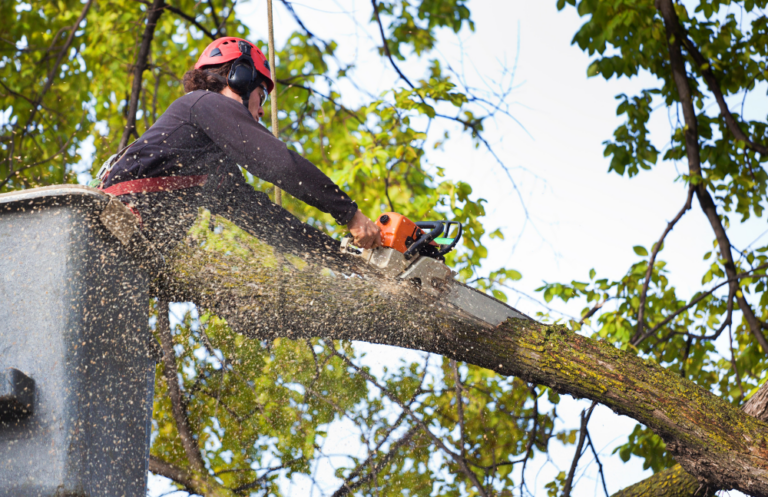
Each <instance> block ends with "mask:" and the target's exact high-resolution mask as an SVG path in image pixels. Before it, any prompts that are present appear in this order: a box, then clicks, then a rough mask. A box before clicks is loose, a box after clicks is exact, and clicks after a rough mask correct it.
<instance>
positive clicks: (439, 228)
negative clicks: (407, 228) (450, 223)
mask: <svg viewBox="0 0 768 497" xmlns="http://www.w3.org/2000/svg"><path fill="white" fill-rule="evenodd" d="M415 224H416V226H418V227H419V228H422V229H423V228H427V229H431V231H430V232H429V233H427V234H425V235H424V236H422V237H421V238H419V239H418V240H416V241H415V242H413V244H411V246H410V247H408V250H406V251H405V252H403V256H404V257H405V260H406V261H409V260H411V258H412V257H413V256H414V254H417V253H418V252H419V249H420V248H421V247H423V246H424V245H426V244H428V243H430V242H431V241H432V240H434V239H435V238H437V237H438V236H440V235H442V234H443V231H444V230H445V221H421V222H418V223H415Z"/></svg>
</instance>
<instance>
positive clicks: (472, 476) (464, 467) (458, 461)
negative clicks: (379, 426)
mask: <svg viewBox="0 0 768 497" xmlns="http://www.w3.org/2000/svg"><path fill="white" fill-rule="evenodd" d="M333 353H334V354H335V355H336V356H338V357H339V358H340V359H341V360H343V361H344V362H346V363H347V364H348V365H349V367H351V368H352V369H354V370H355V371H357V373H358V374H359V375H361V376H362V377H363V378H365V379H366V380H367V381H369V382H371V383H372V384H373V385H374V386H376V388H378V389H379V390H380V391H381V393H383V394H384V395H386V396H387V397H389V399H390V400H391V401H393V402H395V403H396V404H397V405H399V406H400V408H401V409H402V410H403V411H404V412H405V413H406V414H408V416H409V417H410V418H411V419H412V420H413V421H415V422H416V424H418V425H419V426H420V427H421V429H422V430H424V433H426V434H427V435H428V436H429V437H430V438H431V439H432V441H433V442H434V443H435V445H437V446H438V447H439V448H440V449H441V450H442V451H443V452H445V453H446V455H448V456H449V457H450V458H451V459H453V461H454V462H455V463H456V464H457V465H458V466H459V469H460V470H461V472H462V473H464V475H465V476H466V477H467V478H469V480H470V482H472V484H473V485H474V486H475V488H476V489H477V491H478V492H479V493H480V495H482V496H483V497H488V494H487V493H486V491H485V488H484V487H483V486H482V485H481V484H480V481H479V480H478V479H477V475H475V473H474V472H473V471H472V470H471V469H469V467H467V464H466V461H465V460H464V458H463V457H461V455H459V454H456V453H455V452H453V451H452V450H451V449H449V448H448V447H447V446H446V445H445V444H444V443H443V441H442V440H440V438H439V437H438V436H436V435H435V434H434V433H432V430H430V429H429V427H428V426H427V424H426V423H425V422H424V421H423V420H422V419H421V418H419V417H418V416H416V413H414V412H413V411H411V409H410V408H408V406H407V405H405V403H403V402H402V401H401V400H400V399H398V398H397V396H396V395H394V394H393V393H392V392H390V391H389V390H388V389H387V388H385V387H384V386H382V385H381V384H379V382H378V381H376V378H374V377H373V376H371V375H370V374H368V373H367V372H366V371H365V370H364V369H362V368H360V367H359V366H357V364H355V363H353V362H352V361H350V360H349V358H347V356H345V355H343V354H340V353H339V352H338V351H336V350H335V349H333Z"/></svg>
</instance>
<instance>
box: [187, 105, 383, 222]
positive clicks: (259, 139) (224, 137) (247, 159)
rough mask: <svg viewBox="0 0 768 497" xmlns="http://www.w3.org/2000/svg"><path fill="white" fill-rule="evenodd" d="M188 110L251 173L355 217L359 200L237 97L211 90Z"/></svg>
mask: <svg viewBox="0 0 768 497" xmlns="http://www.w3.org/2000/svg"><path fill="white" fill-rule="evenodd" d="M190 114H191V115H190V119H191V120H192V122H193V123H195V124H196V125H197V126H199V127H200V129H202V130H203V131H204V132H205V134H206V135H208V137H210V138H211V140H212V141H213V142H214V143H215V144H216V145H218V146H219V147H220V148H221V149H222V150H223V151H224V152H225V153H226V154H227V155H228V156H229V157H230V158H231V159H232V160H233V161H235V162H237V163H238V164H240V165H242V166H243V167H245V168H246V169H247V170H248V171H249V172H250V173H251V174H253V175H254V176H257V177H258V178H261V179H263V180H265V181H269V182H270V183H272V184H274V185H276V186H278V187H280V188H282V189H284V190H285V191H287V192H288V193H290V194H291V195H293V196H294V197H296V198H298V199H299V200H301V201H302V202H305V203H307V204H309V205H311V206H313V207H317V208H318V209H320V210H321V211H323V212H327V213H329V214H331V215H332V216H333V217H334V219H336V222H338V223H339V224H341V225H347V224H350V222H352V221H353V220H354V218H355V216H356V214H357V212H358V208H357V204H356V203H355V202H353V201H352V199H351V198H349V196H348V195H347V194H346V193H344V192H343V191H342V190H341V188H339V187H338V186H337V185H336V184H335V183H334V182H333V181H331V180H330V178H328V176H326V175H325V174H324V173H323V172H322V171H320V170H319V169H318V168H317V167H316V166H315V165H314V164H312V163H311V162H309V161H308V160H306V159H305V158H304V157H302V156H300V155H299V154H297V153H295V152H293V151H291V150H288V148H287V147H286V146H285V144H284V143H283V142H281V141H280V140H278V139H277V138H275V137H274V136H272V135H271V134H270V133H269V132H268V131H267V130H266V129H265V128H264V127H263V126H261V125H259V124H258V123H257V122H256V121H255V120H254V119H253V117H252V116H251V115H250V114H249V113H248V111H247V110H246V109H245V107H243V106H242V105H241V104H239V103H237V102H236V101H235V100H232V99H230V98H227V97H225V96H222V95H218V94H216V93H211V94H210V95H205V96H203V97H202V98H200V99H199V100H198V101H197V102H196V103H195V104H194V105H193V106H192V109H191V111H190ZM361 215H362V214H361ZM360 221H361V220H359V219H358V220H357V222H356V223H353V224H356V225H359V224H361V222H360ZM368 222H369V223H370V221H368ZM362 224H364V223H362ZM371 224H372V223H371ZM356 227H357V226H356ZM352 228H353V226H352V225H350V230H351V229H352ZM357 228H358V229H359V227H357ZM353 235H354V233H353Z"/></svg>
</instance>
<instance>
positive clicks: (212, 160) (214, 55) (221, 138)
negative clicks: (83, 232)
mask: <svg viewBox="0 0 768 497" xmlns="http://www.w3.org/2000/svg"><path fill="white" fill-rule="evenodd" d="M183 83H184V89H185V91H187V94H186V95H184V96H183V97H181V98H179V99H177V100H176V101H175V102H173V103H172V104H171V106H170V107H169V108H168V110H167V111H166V112H165V113H164V114H163V115H162V116H161V117H160V118H159V119H158V120H157V122H156V123H155V124H154V125H153V126H152V127H151V128H150V129H149V130H147V132H146V133H144V135H142V136H141V137H140V138H139V139H138V140H136V141H135V142H134V143H133V144H132V145H131V146H130V147H128V149H127V150H126V151H125V152H124V153H122V155H121V156H120V157H119V158H118V160H117V161H116V162H115V163H114V165H112V167H111V169H109V170H108V171H107V176H106V178H105V179H104V181H103V184H102V189H103V190H104V191H106V192H107V193H111V194H114V195H118V196H120V197H121V199H123V200H125V201H127V202H128V203H129V204H131V205H132V206H133V208H134V209H135V210H136V211H137V212H138V214H139V215H140V216H141V218H142V222H144V224H145V227H146V228H147V230H148V231H149V233H148V235H149V237H150V238H151V239H153V241H155V242H156V243H157V244H159V245H160V246H162V247H170V246H171V242H174V241H176V240H178V239H179V238H180V237H181V236H182V235H183V233H184V232H185V231H186V229H188V227H189V225H190V224H191V220H190V219H189V218H190V217H192V216H193V214H194V213H195V212H196V209H197V207H198V206H203V205H204V206H205V207H206V208H209V209H210V210H211V211H212V212H213V213H214V214H222V215H224V216H228V214H229V216H228V217H236V218H239V219H243V220H246V221H247V222H248V224H251V225H253V224H254V221H253V219H249V216H250V217H251V218H256V217H259V216H260V215H261V212H260V211H261V210H262V209H266V208H267V207H266V206H265V204H266V203H268V201H267V200H266V199H265V197H264V196H263V195H259V194H258V192H256V191H255V190H253V188H251V187H250V186H249V185H248V184H247V183H246V182H245V179H244V178H243V175H242V173H241V171H240V169H239V167H238V166H242V167H244V168H245V169H246V170H248V171H249V172H250V173H251V174H253V175H254V176H256V177H258V178H260V179H263V180H265V181H268V182H270V183H273V184H275V185H277V186H279V187H280V188H282V189H284V190H285V191H287V192H288V193H290V194H292V195H293V196H294V197H296V198H298V199H299V200H302V201H303V202H306V203H307V204H309V205H312V206H314V207H317V208H318V209H320V210H321V211H323V212H327V213H329V214H331V215H332V216H333V217H334V219H335V220H336V222H338V223H339V224H341V225H346V226H347V227H348V228H349V231H350V233H351V234H352V236H353V237H354V240H355V243H356V244H357V245H358V246H360V247H363V248H373V247H377V246H380V245H381V233H380V231H379V229H378V227H377V226H376V225H375V224H374V223H373V222H371V221H370V220H369V219H368V218H367V217H366V216H365V215H364V214H363V213H362V212H361V211H360V210H359V209H358V208H357V204H355V202H353V201H352V199H350V198H349V196H347V195H346V193H344V192H343V191H342V190H341V188H339V187H338V186H337V185H335V184H334V183H333V182H332V181H331V180H330V179H329V178H328V177H327V176H326V175H325V174H323V173H322V172H321V171H320V170H319V169H318V168H317V167H316V166H314V165H313V164H312V163H311V162H309V161H308V160H306V159H304V158H303V157H301V156H300V155H299V154H297V153H295V152H293V151H291V150H288V148H287V147H286V145H285V144H284V143H282V142H281V141H280V140H278V139H277V138H275V137H274V136H272V134H271V133H270V132H269V131H268V130H267V129H266V128H264V127H263V126H262V125H261V124H259V122H258V120H259V118H260V117H262V116H263V114H264V110H263V108H262V105H263V103H264V102H265V101H266V99H267V95H268V94H269V92H270V91H271V90H272V88H273V87H274V82H273V81H272V76H271V73H270V70H269V64H268V63H267V60H266V58H265V57H264V54H263V53H262V52H261V50H259V49H258V48H257V47H256V46H255V45H253V44H252V43H250V42H248V41H246V40H243V39H240V38H233V37H227V38H220V39H218V40H216V41H214V42H213V43H211V44H210V45H208V47H206V48H205V50H204V51H203V53H202V54H201V55H200V57H199V59H198V61H197V63H196V64H195V66H194V68H193V69H191V70H190V71H188V72H187V73H186V74H185V75H184V78H183ZM251 95H253V96H254V97H256V98H251ZM201 202H202V203H201ZM180 204H183V206H182V205H180ZM174 206H175V208H174ZM269 208H271V207H269ZM171 211H176V212H177V213H178V212H179V211H184V212H186V215H181V216H180V217H179V216H178V215H176V216H172V215H170V212H171ZM153 231H160V232H161V233H153Z"/></svg>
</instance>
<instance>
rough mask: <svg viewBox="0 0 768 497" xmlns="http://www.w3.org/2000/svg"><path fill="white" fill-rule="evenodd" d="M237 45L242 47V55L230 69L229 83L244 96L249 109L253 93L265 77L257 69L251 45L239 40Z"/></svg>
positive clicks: (244, 101) (236, 91)
mask: <svg viewBox="0 0 768 497" xmlns="http://www.w3.org/2000/svg"><path fill="white" fill-rule="evenodd" d="M237 47H238V48H239V49H240V54H241V55H240V57H238V58H237V59H235V61H234V62H233V63H232V69H230V70H229V76H227V84H228V85H229V87H230V88H232V90H234V91H235V93H237V94H238V95H240V96H241V97H242V98H243V105H245V108H246V109H247V108H248V102H249V100H250V98H251V93H252V92H253V90H255V89H256V88H258V87H259V84H260V83H261V80H262V79H263V77H262V75H261V74H259V72H258V71H257V70H256V67H255V64H254V63H253V59H252V58H251V46H250V45H249V44H248V43H246V42H244V41H238V42H237Z"/></svg>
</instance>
